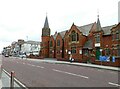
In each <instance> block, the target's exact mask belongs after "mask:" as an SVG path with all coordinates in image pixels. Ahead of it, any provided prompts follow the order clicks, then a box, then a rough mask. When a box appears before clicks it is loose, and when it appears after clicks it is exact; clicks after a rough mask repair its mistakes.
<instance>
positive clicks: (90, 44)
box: [83, 39, 93, 49]
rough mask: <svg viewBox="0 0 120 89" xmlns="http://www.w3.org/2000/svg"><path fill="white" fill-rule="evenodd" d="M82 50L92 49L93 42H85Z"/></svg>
mask: <svg viewBox="0 0 120 89" xmlns="http://www.w3.org/2000/svg"><path fill="white" fill-rule="evenodd" d="M83 48H88V49H92V48H93V41H92V39H89V40H87V41H86V43H85V45H84V47H83Z"/></svg>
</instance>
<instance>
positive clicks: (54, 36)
mask: <svg viewBox="0 0 120 89" xmlns="http://www.w3.org/2000/svg"><path fill="white" fill-rule="evenodd" d="M57 34H58V33H57V32H55V34H54V35H52V36H53V38H54V40H55V39H56V37H57Z"/></svg>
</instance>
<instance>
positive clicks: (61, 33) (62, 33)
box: [58, 30, 67, 38]
mask: <svg viewBox="0 0 120 89" xmlns="http://www.w3.org/2000/svg"><path fill="white" fill-rule="evenodd" d="M66 31H67V30H65V31H62V32H58V34H60V35H61V37H62V38H64V36H65V33H66Z"/></svg>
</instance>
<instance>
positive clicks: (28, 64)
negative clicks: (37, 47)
mask: <svg viewBox="0 0 120 89" xmlns="http://www.w3.org/2000/svg"><path fill="white" fill-rule="evenodd" d="M27 65H30V66H33V67H39V68H44V67H42V66H36V65H32V64H27Z"/></svg>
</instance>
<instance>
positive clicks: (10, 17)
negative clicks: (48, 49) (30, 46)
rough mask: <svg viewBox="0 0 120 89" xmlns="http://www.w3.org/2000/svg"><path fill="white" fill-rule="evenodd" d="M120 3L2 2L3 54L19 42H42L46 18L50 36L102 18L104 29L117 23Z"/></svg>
mask: <svg viewBox="0 0 120 89" xmlns="http://www.w3.org/2000/svg"><path fill="white" fill-rule="evenodd" d="M118 1H120V0H0V51H1V50H2V49H3V47H6V46H8V45H11V43H12V42H14V41H17V40H18V39H24V40H25V41H26V40H34V41H41V33H42V28H43V26H44V22H45V18H46V15H47V17H48V22H49V27H50V29H51V34H54V33H55V32H56V31H57V32H60V31H64V30H68V29H70V27H71V25H72V24H73V22H74V24H75V25H77V26H82V25H86V24H90V23H93V22H95V21H96V20H97V15H98V13H99V18H100V22H101V26H102V27H104V26H109V25H113V24H117V23H118Z"/></svg>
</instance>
